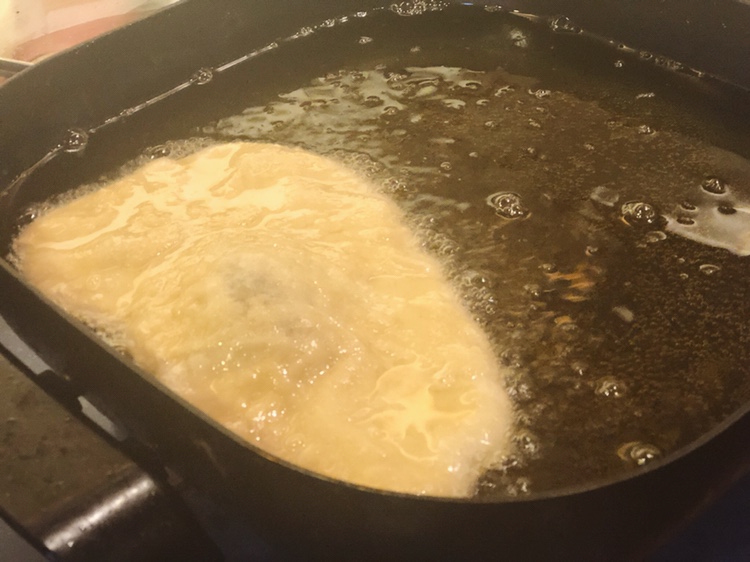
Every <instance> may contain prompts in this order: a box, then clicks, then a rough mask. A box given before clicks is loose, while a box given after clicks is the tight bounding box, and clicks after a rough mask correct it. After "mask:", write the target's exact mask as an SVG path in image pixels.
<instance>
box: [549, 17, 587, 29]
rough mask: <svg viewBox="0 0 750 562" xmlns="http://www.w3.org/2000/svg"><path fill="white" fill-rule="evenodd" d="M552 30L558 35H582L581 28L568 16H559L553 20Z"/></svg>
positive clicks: (551, 23)
mask: <svg viewBox="0 0 750 562" xmlns="http://www.w3.org/2000/svg"><path fill="white" fill-rule="evenodd" d="M549 26H550V29H552V31H555V32H557V33H580V32H581V28H580V27H578V26H577V25H575V24H574V23H573V21H572V20H571V19H570V18H569V17H567V16H559V17H556V18H555V19H553V20H552V21H551V22H550V24H549Z"/></svg>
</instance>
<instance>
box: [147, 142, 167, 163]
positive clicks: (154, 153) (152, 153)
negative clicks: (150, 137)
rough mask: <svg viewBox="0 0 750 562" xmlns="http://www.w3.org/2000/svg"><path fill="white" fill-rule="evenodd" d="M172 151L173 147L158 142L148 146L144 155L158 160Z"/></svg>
mask: <svg viewBox="0 0 750 562" xmlns="http://www.w3.org/2000/svg"><path fill="white" fill-rule="evenodd" d="M171 153H172V149H171V148H170V147H169V146H167V145H166V144H157V145H156V146H151V147H149V148H147V149H146V150H145V151H144V152H143V155H144V156H145V157H146V158H148V159H149V160H156V159H157V158H165V157H167V156H169V155H170V154H171Z"/></svg>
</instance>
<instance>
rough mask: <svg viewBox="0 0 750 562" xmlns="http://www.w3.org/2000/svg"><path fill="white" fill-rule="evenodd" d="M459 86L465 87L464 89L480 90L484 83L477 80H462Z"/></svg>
mask: <svg viewBox="0 0 750 562" xmlns="http://www.w3.org/2000/svg"><path fill="white" fill-rule="evenodd" d="M458 87H459V88H463V89H464V90H474V91H476V90H478V89H479V88H481V87H482V83H481V82H479V81H477V80H461V81H460V82H459V83H458Z"/></svg>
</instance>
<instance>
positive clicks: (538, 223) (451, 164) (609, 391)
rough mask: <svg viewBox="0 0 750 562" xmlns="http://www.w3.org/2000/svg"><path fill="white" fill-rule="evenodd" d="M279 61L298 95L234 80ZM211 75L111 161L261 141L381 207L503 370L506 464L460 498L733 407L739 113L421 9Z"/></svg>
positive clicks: (645, 61) (639, 457)
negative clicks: (199, 113)
mask: <svg viewBox="0 0 750 562" xmlns="http://www.w3.org/2000/svg"><path fill="white" fill-rule="evenodd" d="M403 16H412V17H403ZM299 60H304V61H305V65H306V66H305V68H308V67H309V68H314V69H317V70H315V72H317V76H316V77H313V76H314V75H308V76H306V77H304V78H302V77H300V78H299V80H297V81H296V82H295V81H294V80H292V82H294V83H293V85H291V86H290V85H289V82H290V80H289V79H288V76H287V74H288V73H287V74H285V73H284V72H278V73H277V74H278V77H277V79H274V76H273V75H272V74H270V73H267V76H268V77H269V80H268V83H267V84H265V85H263V86H262V87H261V86H256V85H255V83H254V82H252V80H251V78H252V77H253V72H254V71H256V70H257V69H259V68H261V67H263V68H270V67H273V68H277V69H289V68H292V69H294V68H299V64H298V63H297V62H296V61H299ZM263 65H265V66H263ZM226 69H227V72H230V71H231V72H232V73H234V74H233V75H234V76H235V78H233V81H232V82H231V84H232V85H233V86H232V87H231V88H230V89H231V90H232V92H233V93H232V96H233V97H232V99H231V100H228V101H227V103H226V106H227V107H232V108H234V109H232V110H231V111H228V112H227V113H226V114H222V115H220V116H219V117H216V118H212V119H211V120H210V122H201V123H198V124H196V127H195V129H194V130H193V131H192V134H193V135H194V136H195V138H194V139H188V140H178V141H169V142H166V143H164V144H160V145H159V146H154V147H152V148H150V149H148V150H146V151H145V152H144V154H143V155H142V157H141V159H140V160H138V161H137V162H136V163H135V164H132V165H139V164H142V163H143V162H144V161H145V160H147V159H149V158H152V157H153V156H154V155H160V154H161V155H164V154H165V153H168V152H171V151H174V153H175V154H179V155H184V154H186V153H189V152H190V151H191V150H193V149H198V148H201V147H204V146H205V145H206V144H210V143H216V142H231V141H237V140H243V141H262V142H273V143H280V144H283V145H288V146H298V147H302V148H304V149H306V150H309V151H312V152H315V153H318V154H322V155H325V156H328V157H330V158H333V159H336V160H338V161H340V162H342V163H343V164H345V165H346V166H348V167H350V168H352V169H354V170H356V171H358V172H359V173H361V174H363V175H365V176H367V177H368V178H369V179H370V181H371V182H373V183H374V184H376V185H377V186H379V188H380V190H381V191H382V192H383V193H384V194H387V195H388V196H389V197H390V198H391V199H393V200H394V201H396V203H397V204H398V205H399V206H400V207H401V208H402V209H403V210H404V211H405V212H406V216H407V220H408V221H409V222H410V224H411V226H412V227H413V229H414V230H415V231H416V232H417V233H418V235H419V237H420V239H421V241H422V245H423V247H424V248H425V249H427V250H428V251H429V252H430V253H432V254H433V255H436V256H438V257H439V258H440V260H441V261H442V262H443V264H444V265H445V267H446V268H447V270H448V272H449V275H450V277H451V279H452V281H453V284H454V285H455V286H456V287H457V288H458V289H459V290H460V292H461V297H462V299H463V301H464V303H465V305H466V306H467V307H468V309H469V310H470V311H471V314H472V316H473V317H474V319H475V320H476V321H477V322H478V323H479V324H480V325H481V326H483V328H484V330H485V332H486V333H487V334H488V336H489V337H490V339H491V341H492V344H493V346H494V352H495V354H496V356H497V357H498V358H499V360H500V361H501V362H502V363H503V365H504V366H505V367H506V368H507V369H508V372H509V373H510V374H509V375H508V377H509V380H508V389H509V392H510V394H511V396H512V398H513V400H514V402H515V404H516V407H517V410H518V412H519V415H518V418H519V419H518V420H517V431H516V433H515V435H514V438H513V440H514V442H515V445H516V450H517V452H516V453H515V454H511V455H507V456H506V457H505V458H503V459H502V461H501V462H500V463H499V465H498V466H497V467H496V468H495V469H494V470H491V471H489V472H487V474H485V475H484V477H483V478H482V481H481V486H480V492H479V493H480V494H481V495H486V496H494V497H502V496H507V495H522V494H528V493H533V492H542V491H546V490H553V489H559V488H561V487H565V486H569V485H578V484H581V483H584V482H591V481H592V480H596V479H604V478H611V477H614V476H618V475H622V474H625V473H627V472H628V471H631V470H633V469H638V468H639V467H642V466H646V465H648V464H649V463H650V462H652V461H653V460H654V459H658V458H660V457H661V456H663V455H666V454H669V453H670V452H672V451H674V450H676V449H678V448H680V447H682V446H685V445H687V444H689V443H690V442H692V441H693V440H695V439H696V438H698V437H700V436H701V435H703V434H704V433H705V432H706V431H708V430H710V429H711V428H712V427H714V426H715V425H716V424H717V423H719V422H720V421H721V420H722V419H725V418H726V416H728V415H729V414H731V413H732V412H733V411H735V410H736V409H737V408H739V407H740V406H741V405H742V404H744V403H746V402H747V400H748V399H750V377H748V376H747V375H748V367H747V366H748V365H750V351H748V350H750V346H748V345H747V343H748V338H749V337H750V334H748V329H747V327H746V321H745V319H746V318H748V317H749V316H750V298H748V297H750V294H748V292H749V291H748V287H747V286H746V285H743V284H742V283H741V282H738V280H741V279H747V278H749V277H750V265H749V264H748V262H747V261H746V260H745V259H744V258H743V257H742V256H745V255H747V254H748V253H750V234H749V233H750V224H749V223H748V222H747V217H748V216H750V211H749V210H748V209H750V204H748V202H750V163H748V160H747V156H748V154H750V141H748V139H747V137H746V134H745V131H744V130H743V126H742V125H743V123H745V122H746V119H745V117H743V116H740V117H737V116H735V115H734V114H733V113H732V112H733V111H736V110H738V108H740V107H741V106H740V105H738V103H737V101H736V100H738V99H741V100H745V101H747V96H746V95H745V94H744V93H738V92H736V91H734V90H731V89H730V88H724V87H723V86H720V85H717V84H716V83H714V82H710V81H707V80H706V79H705V78H697V76H702V75H701V74H699V73H695V72H691V71H689V69H685V68H684V67H683V66H682V65H680V64H679V63H676V62H675V61H670V60H669V59H664V58H663V57H659V56H654V55H652V54H650V53H645V54H643V53H638V52H635V51H632V50H629V49H627V48H624V47H622V48H618V49H614V48H611V47H609V46H606V45H604V44H600V43H596V42H594V41H593V40H591V39H590V38H588V37H587V36H586V35H585V33H582V32H581V30H580V29H579V28H578V27H577V26H576V25H575V22H571V21H570V20H568V19H567V18H556V19H554V20H553V21H550V22H546V21H539V19H538V18H521V17H517V16H514V15H511V14H506V13H503V12H502V11H501V10H498V9H496V7H492V9H482V8H481V7H465V6H464V7H457V6H453V7H450V8H449V7H446V6H444V5H442V4H440V3H437V2H426V3H424V2H403V3H400V4H397V5H395V8H394V9H393V10H389V11H373V12H370V13H367V14H357V15H356V17H351V18H340V19H338V20H330V21H329V22H324V23H322V24H320V25H317V26H312V25H311V26H310V27H306V28H304V29H303V30H300V32H299V33H297V34H296V35H295V36H293V37H292V38H290V39H289V40H286V41H283V40H280V41H278V42H277V43H274V48H273V49H267V50H265V51H263V52H262V54H261V55H260V56H255V55H254V54H253V56H248V57H247V58H246V60H244V61H243V62H242V63H238V64H228V65H226ZM222 72H223V70H222ZM311 72H312V71H311ZM680 73H683V74H680ZM220 74H221V73H220V72H214V78H213V79H212V81H211V82H210V83H206V84H204V85H201V95H210V96H211V97H210V98H207V99H209V100H210V101H216V100H224V98H222V95H223V94H222V92H221V91H220V90H219V89H218V88H219V86H217V84H216V83H217V82H221V78H222V77H221V76H220ZM303 74H304V72H303V73H301V75H303ZM249 83H252V84H254V85H253V86H252V87H250V86H247V84H249ZM225 85H226V84H225ZM243 88H244V89H243ZM237 92H240V94H238V93H237ZM243 96H245V97H246V98H247V100H252V101H248V102H246V103H244V104H243V103H242V101H241V100H242V99H243ZM730 99H731V100H733V103H728V102H727V101H726V100H730ZM219 105H221V104H219ZM238 106H239V107H238ZM743 115H744V114H743ZM132 165H131V166H132Z"/></svg>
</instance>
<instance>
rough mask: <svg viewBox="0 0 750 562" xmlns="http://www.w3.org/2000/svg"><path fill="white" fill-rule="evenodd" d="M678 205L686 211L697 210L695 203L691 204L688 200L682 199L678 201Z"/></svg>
mask: <svg viewBox="0 0 750 562" xmlns="http://www.w3.org/2000/svg"><path fill="white" fill-rule="evenodd" d="M680 207H682V208H683V209H685V210H686V211H697V210H698V207H697V206H696V205H693V204H692V203H691V202H690V201H683V202H682V203H680Z"/></svg>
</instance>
